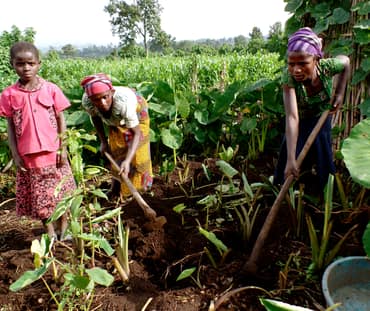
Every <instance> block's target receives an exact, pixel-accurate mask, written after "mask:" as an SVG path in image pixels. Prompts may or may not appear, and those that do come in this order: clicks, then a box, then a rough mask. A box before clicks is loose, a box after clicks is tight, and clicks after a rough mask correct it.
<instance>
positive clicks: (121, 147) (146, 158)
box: [109, 95, 153, 198]
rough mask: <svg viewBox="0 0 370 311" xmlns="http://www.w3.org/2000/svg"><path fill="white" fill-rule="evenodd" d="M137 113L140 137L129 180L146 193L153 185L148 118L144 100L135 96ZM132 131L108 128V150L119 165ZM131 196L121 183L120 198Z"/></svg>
mask: <svg viewBox="0 0 370 311" xmlns="http://www.w3.org/2000/svg"><path fill="white" fill-rule="evenodd" d="M137 98H138V105H137V109H136V111H137V113H138V117H139V126H140V130H141V137H140V142H139V146H138V148H137V150H136V153H135V155H134V157H133V159H132V162H131V167H130V173H129V178H130V180H131V182H132V184H133V185H134V186H135V188H136V189H137V190H138V191H148V190H149V189H150V188H151V186H152V184H153V173H152V160H151V155H150V135H149V133H150V118H149V114H148V104H147V102H146V101H145V99H144V98H142V97H141V96H139V95H137ZM132 139H133V131H132V130H131V129H129V128H126V127H110V129H109V148H110V151H111V153H112V156H113V158H114V159H115V160H116V161H117V163H121V162H122V161H123V160H124V159H125V158H126V154H127V151H128V147H129V146H130V144H131V143H132ZM130 195H131V192H130V190H129V188H128V187H127V186H126V184H125V183H121V196H122V197H124V198H125V197H128V196H130Z"/></svg>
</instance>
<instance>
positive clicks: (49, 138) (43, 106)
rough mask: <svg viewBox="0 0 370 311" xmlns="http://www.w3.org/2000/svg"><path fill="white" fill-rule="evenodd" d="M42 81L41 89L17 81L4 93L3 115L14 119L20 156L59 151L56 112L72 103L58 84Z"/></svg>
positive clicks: (0, 111)
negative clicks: (20, 84)
mask: <svg viewBox="0 0 370 311" xmlns="http://www.w3.org/2000/svg"><path fill="white" fill-rule="evenodd" d="M40 81H41V87H40V88H39V89H38V90H34V91H27V90H24V89H22V88H20V87H19V84H18V83H15V84H13V85H11V86H9V87H7V88H5V89H4V91H3V92H2V93H1V97H0V116H3V117H7V118H12V120H13V123H14V127H15V134H16V139H17V147H18V152H19V154H20V155H21V156H23V155H25V154H32V153H38V152H42V151H56V150H58V148H59V139H58V125H57V121H56V115H58V113H59V112H61V111H63V110H64V109H66V108H68V107H69V106H70V105H71V104H70V102H69V101H68V99H67V97H66V96H65V95H64V94H63V92H62V90H61V89H60V88H59V87H58V86H56V85H55V84H54V83H51V82H48V81H46V80H43V79H40Z"/></svg>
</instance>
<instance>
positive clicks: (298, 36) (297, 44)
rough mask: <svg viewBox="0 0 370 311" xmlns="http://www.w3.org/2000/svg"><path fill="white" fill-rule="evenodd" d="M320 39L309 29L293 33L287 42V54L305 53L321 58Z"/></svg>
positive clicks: (305, 28)
mask: <svg viewBox="0 0 370 311" xmlns="http://www.w3.org/2000/svg"><path fill="white" fill-rule="evenodd" d="M321 49H322V43H321V39H320V38H319V37H318V36H317V35H316V34H315V33H314V32H313V31H312V29H311V28H309V27H304V28H301V29H299V30H298V31H297V32H295V33H294V34H293V35H292V36H291V37H290V38H289V40H288V52H305V53H308V54H311V55H316V56H318V57H320V58H322V57H323V53H322V50H321Z"/></svg>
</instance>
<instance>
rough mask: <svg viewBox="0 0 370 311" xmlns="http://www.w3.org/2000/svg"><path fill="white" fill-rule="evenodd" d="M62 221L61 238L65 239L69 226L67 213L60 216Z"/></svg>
mask: <svg viewBox="0 0 370 311" xmlns="http://www.w3.org/2000/svg"><path fill="white" fill-rule="evenodd" d="M59 221H60V240H61V241H62V240H64V239H65V234H66V231H67V228H68V218H67V215H66V214H64V215H62V216H61V217H60V219H59Z"/></svg>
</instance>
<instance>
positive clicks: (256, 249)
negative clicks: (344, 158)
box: [243, 110, 329, 274]
mask: <svg viewBox="0 0 370 311" xmlns="http://www.w3.org/2000/svg"><path fill="white" fill-rule="evenodd" d="M328 115H329V110H326V111H324V112H323V113H322V115H321V117H320V119H319V120H318V121H317V123H316V125H315V127H314V128H313V130H312V132H311V133H310V136H308V138H307V141H306V143H305V145H304V146H303V148H302V150H301V152H300V153H299V156H298V158H297V165H298V167H300V166H301V164H302V162H303V159H304V158H305V156H306V155H307V153H308V150H309V149H310V147H311V145H312V143H313V142H314V140H315V138H316V136H317V134H318V133H319V131H320V130H321V128H322V126H323V124H324V122H325V121H326V119H327V117H328ZM293 180H294V176H293V175H290V176H288V177H287V178H286V179H285V182H284V184H283V186H282V187H281V189H280V192H279V194H278V196H277V197H276V199H275V202H274V204H273V205H272V207H271V209H270V212H269V213H268V215H267V217H266V220H265V222H264V224H263V226H262V229H261V231H260V233H259V235H258V237H257V240H256V242H255V244H254V246H253V249H252V253H251V255H250V257H249V259H248V261H247V262H246V263H245V265H244V267H243V270H244V272H246V273H248V274H256V272H257V260H258V258H259V256H260V253H261V250H262V247H263V245H264V243H265V240H266V238H267V236H268V233H269V231H270V229H271V227H272V224H273V223H274V220H275V218H276V215H277V214H278V211H279V207H280V204H281V202H282V201H283V199H284V197H285V195H286V193H287V192H288V190H289V187H290V185H291V183H292V182H293Z"/></svg>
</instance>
